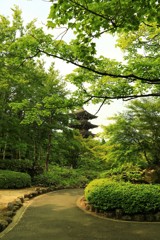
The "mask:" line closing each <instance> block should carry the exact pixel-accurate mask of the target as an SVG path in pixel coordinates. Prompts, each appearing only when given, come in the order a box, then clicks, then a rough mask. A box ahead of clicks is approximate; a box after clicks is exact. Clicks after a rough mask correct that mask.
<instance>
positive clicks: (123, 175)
mask: <svg viewBox="0 0 160 240" xmlns="http://www.w3.org/2000/svg"><path fill="white" fill-rule="evenodd" d="M99 178H109V179H111V180H114V181H125V182H132V183H143V182H144V181H143V171H142V169H141V168H140V167H139V166H138V165H134V164H133V163H125V164H122V165H119V166H117V167H115V168H111V169H109V170H106V171H103V172H101V173H100V175H99Z"/></svg>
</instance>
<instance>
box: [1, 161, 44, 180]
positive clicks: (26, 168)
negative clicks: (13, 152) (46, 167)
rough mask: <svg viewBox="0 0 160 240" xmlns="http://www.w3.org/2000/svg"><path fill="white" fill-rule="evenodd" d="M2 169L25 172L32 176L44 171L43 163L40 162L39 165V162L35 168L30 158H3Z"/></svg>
mask: <svg viewBox="0 0 160 240" xmlns="http://www.w3.org/2000/svg"><path fill="white" fill-rule="evenodd" d="M40 164H41V165H40ZM0 169H3V170H10V171H16V172H25V173H28V174H29V175H31V176H33V175H37V174H40V173H42V172H43V167H42V163H39V165H38V164H37V165H36V166H35V167H34V169H33V161H31V160H29V159H6V160H3V159H1V160H0ZM33 172H34V173H33Z"/></svg>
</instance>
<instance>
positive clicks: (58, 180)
mask: <svg viewBox="0 0 160 240" xmlns="http://www.w3.org/2000/svg"><path fill="white" fill-rule="evenodd" d="M96 176H97V173H95V172H92V171H83V170H80V169H76V170H75V169H69V168H60V167H57V166H54V167H52V169H50V171H49V172H46V173H43V174H40V175H37V176H35V177H34V178H33V184H34V185H40V186H55V187H59V188H73V187H85V186H86V184H88V183H89V182H90V181H91V180H93V179H94V178H95V177H96Z"/></svg>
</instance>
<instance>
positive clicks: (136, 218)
mask: <svg viewBox="0 0 160 240" xmlns="http://www.w3.org/2000/svg"><path fill="white" fill-rule="evenodd" d="M77 206H78V207H79V208H80V209H82V210H83V211H85V212H87V213H89V214H92V215H94V216H96V217H100V218H106V219H110V220H114V221H123V222H125V221H127V222H142V223H144V222H145V223H150V222H152V223H153V222H154V223H160V212H157V213H154V214H152V213H150V214H134V215H132V216H131V215H126V214H124V213H123V211H122V209H116V210H115V211H108V212H102V211H98V210H97V209H95V208H94V207H93V206H92V205H90V204H89V203H88V202H87V201H86V199H85V197H84V196H82V197H81V198H79V199H78V201H77Z"/></svg>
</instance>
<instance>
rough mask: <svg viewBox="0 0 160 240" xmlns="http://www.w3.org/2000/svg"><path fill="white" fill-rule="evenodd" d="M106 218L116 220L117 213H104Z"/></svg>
mask: <svg viewBox="0 0 160 240" xmlns="http://www.w3.org/2000/svg"><path fill="white" fill-rule="evenodd" d="M104 216H105V217H108V218H115V212H114V211H109V212H104Z"/></svg>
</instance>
